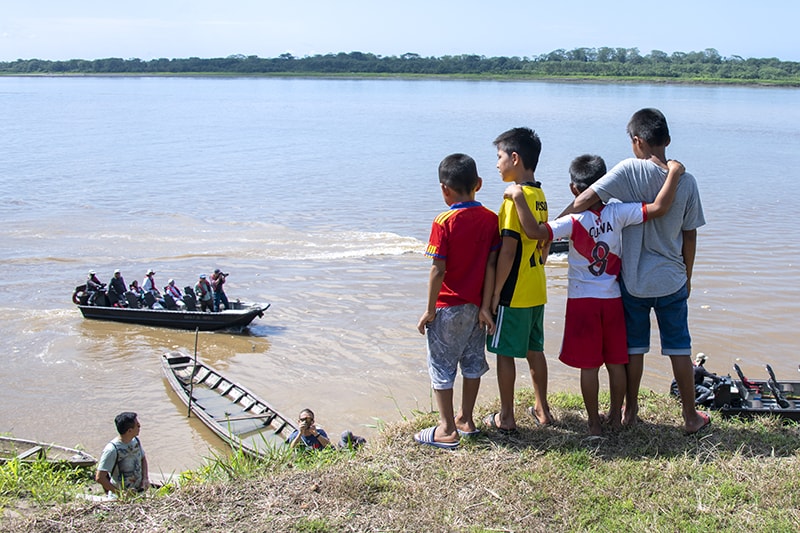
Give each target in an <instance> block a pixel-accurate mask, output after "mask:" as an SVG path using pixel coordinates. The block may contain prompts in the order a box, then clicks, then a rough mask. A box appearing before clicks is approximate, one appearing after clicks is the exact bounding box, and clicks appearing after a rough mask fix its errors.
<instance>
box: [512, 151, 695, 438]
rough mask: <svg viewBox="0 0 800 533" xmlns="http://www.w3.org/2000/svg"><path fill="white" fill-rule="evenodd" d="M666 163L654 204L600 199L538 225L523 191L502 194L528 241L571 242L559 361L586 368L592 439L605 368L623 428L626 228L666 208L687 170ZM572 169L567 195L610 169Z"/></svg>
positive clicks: (579, 163)
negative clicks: (510, 202)
mask: <svg viewBox="0 0 800 533" xmlns="http://www.w3.org/2000/svg"><path fill="white" fill-rule="evenodd" d="M668 166H669V174H668V175H667V179H666V181H665V183H664V186H663V187H662V188H661V190H660V191H659V193H658V196H657V197H656V199H655V200H654V201H653V203H650V204H645V203H634V202H631V203H619V202H615V203H609V204H607V205H604V204H603V203H602V202H601V201H597V202H596V203H595V204H594V205H592V206H591V207H590V208H589V209H588V210H586V211H583V212H581V213H575V214H571V215H566V216H563V217H560V218H558V219H556V220H555V221H553V222H549V223H547V222H545V223H538V222H537V221H536V220H535V219H534V218H533V215H532V213H531V212H530V209H528V207H527V203H526V202H525V199H524V196H523V193H522V190H521V188H520V187H518V186H516V185H512V186H509V187H508V188H507V189H506V191H505V195H506V197H510V198H511V199H513V200H514V203H515V205H516V207H517V213H518V215H519V218H520V223H521V225H522V227H523V229H524V230H525V233H526V234H527V235H528V236H529V237H530V238H532V239H542V240H553V239H560V238H565V237H569V239H570V246H569V254H568V256H567V263H568V273H567V279H568V288H567V310H566V318H565V321H564V338H563V341H562V345H561V355H560V356H559V359H560V360H561V361H562V362H563V363H565V364H567V365H569V366H571V367H574V368H579V369H581V393H582V394H583V402H584V404H585V406H586V412H587V415H588V418H589V434H590V435H600V434H601V423H600V413H599V406H598V391H599V380H598V373H599V370H600V367H601V366H602V365H603V364H605V365H606V370H607V371H608V381H609V388H610V393H611V406H610V409H609V415H608V419H609V420H608V421H609V423H610V424H611V426H612V428H614V429H618V428H619V427H621V425H622V418H621V410H622V402H623V399H624V397H625V391H626V372H625V365H626V364H627V362H628V350H627V344H626V336H625V317H624V313H623V308H622V296H621V293H620V288H619V282H618V281H617V278H618V276H619V273H620V265H621V261H620V255H621V251H622V242H621V236H622V228H624V227H626V226H630V225H633V224H641V223H643V222H645V221H647V220H650V219H653V218H656V217H659V216H661V215H663V214H664V213H666V212H667V211H668V210H669V207H670V206H671V205H672V201H673V199H674V198H675V191H676V189H677V188H678V182H679V180H680V176H681V174H683V171H684V169H683V165H681V164H680V163H679V162H677V161H670V162H669V163H668ZM569 172H570V190H571V191H572V194H574V195H575V196H578V195H579V194H580V193H581V192H583V191H584V190H586V189H587V188H588V187H589V186H590V185H592V184H593V183H594V182H595V181H597V180H598V179H599V178H601V177H602V176H603V175H605V173H606V164H605V162H604V161H603V159H602V158H601V157H599V156H595V155H582V156H579V157H577V158H575V159H574V160H573V161H572V164H571V165H570V168H569Z"/></svg>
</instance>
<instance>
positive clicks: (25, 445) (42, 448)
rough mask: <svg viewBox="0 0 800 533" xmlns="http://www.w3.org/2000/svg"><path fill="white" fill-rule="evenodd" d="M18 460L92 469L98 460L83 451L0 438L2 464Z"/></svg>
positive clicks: (42, 443) (0, 461) (11, 438)
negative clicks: (41, 461) (40, 461)
mask: <svg viewBox="0 0 800 533" xmlns="http://www.w3.org/2000/svg"><path fill="white" fill-rule="evenodd" d="M14 459H17V460H19V461H22V462H35V461H38V460H42V459H43V460H45V461H47V462H48V463H53V464H63V465H65V466H73V467H90V466H93V465H94V464H95V463H97V459H95V458H94V457H92V456H91V455H89V454H88V453H86V452H84V451H82V450H76V449H74V448H67V447H65V446H59V445H57V444H47V443H44V442H37V441H33V440H25V439H17V438H14V437H0V463H6V462H8V461H13V460H14Z"/></svg>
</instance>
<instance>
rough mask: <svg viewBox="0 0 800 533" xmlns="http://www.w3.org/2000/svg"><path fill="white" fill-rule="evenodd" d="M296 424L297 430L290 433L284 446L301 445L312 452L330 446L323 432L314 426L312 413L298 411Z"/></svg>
mask: <svg viewBox="0 0 800 533" xmlns="http://www.w3.org/2000/svg"><path fill="white" fill-rule="evenodd" d="M297 422H298V424H297V425H298V427H299V429H295V430H294V431H292V432H291V434H289V437H287V439H286V444H288V445H289V447H290V448H296V447H297V446H300V445H302V446H305V447H306V448H310V449H313V450H320V449H322V448H327V447H328V446H330V445H331V441H330V439H328V434H327V433H325V430H324V429H322V428H321V427H318V426H317V425H315V424H314V411H312V410H311V409H303V410H302V411H300V416H299V417H298V420H297Z"/></svg>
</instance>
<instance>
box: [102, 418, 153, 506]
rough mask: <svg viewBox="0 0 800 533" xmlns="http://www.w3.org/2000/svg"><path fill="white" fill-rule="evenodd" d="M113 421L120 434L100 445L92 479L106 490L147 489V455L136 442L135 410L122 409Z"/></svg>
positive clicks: (148, 486) (107, 491)
mask: <svg viewBox="0 0 800 533" xmlns="http://www.w3.org/2000/svg"><path fill="white" fill-rule="evenodd" d="M114 424H115V425H116V427H117V433H119V436H118V437H116V438H115V439H114V440H112V441H111V442H109V443H108V444H106V446H105V448H103V454H102V455H101V456H100V462H98V463H97V473H96V474H95V481H97V482H98V483H100V485H102V487H103V490H104V491H105V492H106V493H111V494H116V495H119V494H121V493H122V492H123V491H129V492H134V493H135V492H144V491H145V490H147V489H148V488H150V480H149V479H148V471H147V457H146V456H145V453H144V448H142V443H141V442H139V431H140V429H141V424H139V419H138V417H137V415H136V413H132V412H124V413H120V414H118V415H117V416H116V418H114Z"/></svg>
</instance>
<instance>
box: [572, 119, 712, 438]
mask: <svg viewBox="0 0 800 533" xmlns="http://www.w3.org/2000/svg"><path fill="white" fill-rule="evenodd" d="M627 130H628V136H629V137H630V140H631V148H632V151H633V155H634V157H632V158H629V159H625V160H624V161H622V162H620V163H618V164H617V165H616V166H615V167H614V168H612V169H611V170H610V171H609V172H608V174H606V175H605V176H603V177H602V178H601V179H600V180H598V181H597V182H596V183H594V184H593V185H592V186H591V187H589V188H588V189H586V190H585V191H584V192H582V193H581V194H580V195H579V196H578V197H577V198H575V200H574V201H573V203H572V205H571V206H570V207H569V208H568V209H567V210H565V212H564V213H562V214H566V213H568V212H569V213H580V212H581V211H585V210H586V209H588V208H589V207H590V206H592V205H594V204H596V203H597V201H598V200H602V201H603V202H605V203H607V202H609V201H610V200H611V199H612V198H616V199H617V200H620V201H622V202H649V201H652V199H653V198H655V196H656V194H657V192H658V189H659V188H660V187H661V185H662V184H663V183H664V179H665V176H666V173H667V161H668V160H667V155H666V149H667V146H668V145H669V144H670V141H671V139H670V135H669V127H668V125H667V119H666V117H664V114H663V113H661V111H659V110H657V109H653V108H646V109H640V110H639V111H637V112H635V113H634V114H633V116H632V117H631V119H630V120H629V121H628V126H627ZM704 224H705V217H704V215H703V206H702V203H701V201H700V193H699V192H698V187H697V181H696V180H695V178H694V176H692V175H691V174H689V173H684V174H683V176H682V177H681V182H680V184H679V185H678V191H677V193H676V194H675V201H674V202H673V204H672V208H670V210H669V212H668V213H667V214H666V215H664V216H663V217H661V218H659V219H658V220H654V221H651V222H647V223H645V224H639V225H634V226H628V227H627V228H625V229H624V230H623V235H622V236H623V238H622V258H621V259H622V268H621V270H620V272H621V280H620V289H621V291H622V302H623V305H624V306H625V326H626V331H627V339H628V342H627V344H628V358H629V362H628V365H627V366H626V375H627V378H628V388H627V392H626V395H625V412H624V416H623V424H626V425H630V424H634V423H636V422H637V420H638V418H637V417H638V412H639V386H640V384H641V380H642V374H643V372H644V354H646V353H647V352H648V351H650V313H651V311H652V310H655V313H656V317H657V318H658V328H659V333H660V337H661V353H662V354H663V355H666V356H668V357H669V358H670V361H671V365H672V372H673V375H674V377H675V379H676V381H677V382H678V388H679V389H680V391H681V407H682V415H683V429H684V432H685V433H686V434H687V435H691V434H694V433H697V432H698V431H700V430H701V429H703V428H704V427H706V426H707V425H708V424H710V423H711V418H710V417H709V415H708V413H705V412H702V411H698V410H697V409H696V407H695V403H694V394H693V392H694V376H693V374H694V370H693V365H692V358H691V357H692V339H691V336H690V334H689V323H688V315H689V314H688V300H689V296H690V294H691V287H692V270H693V268H694V261H695V255H696V252H697V228H699V227H701V226H703V225H704Z"/></svg>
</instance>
